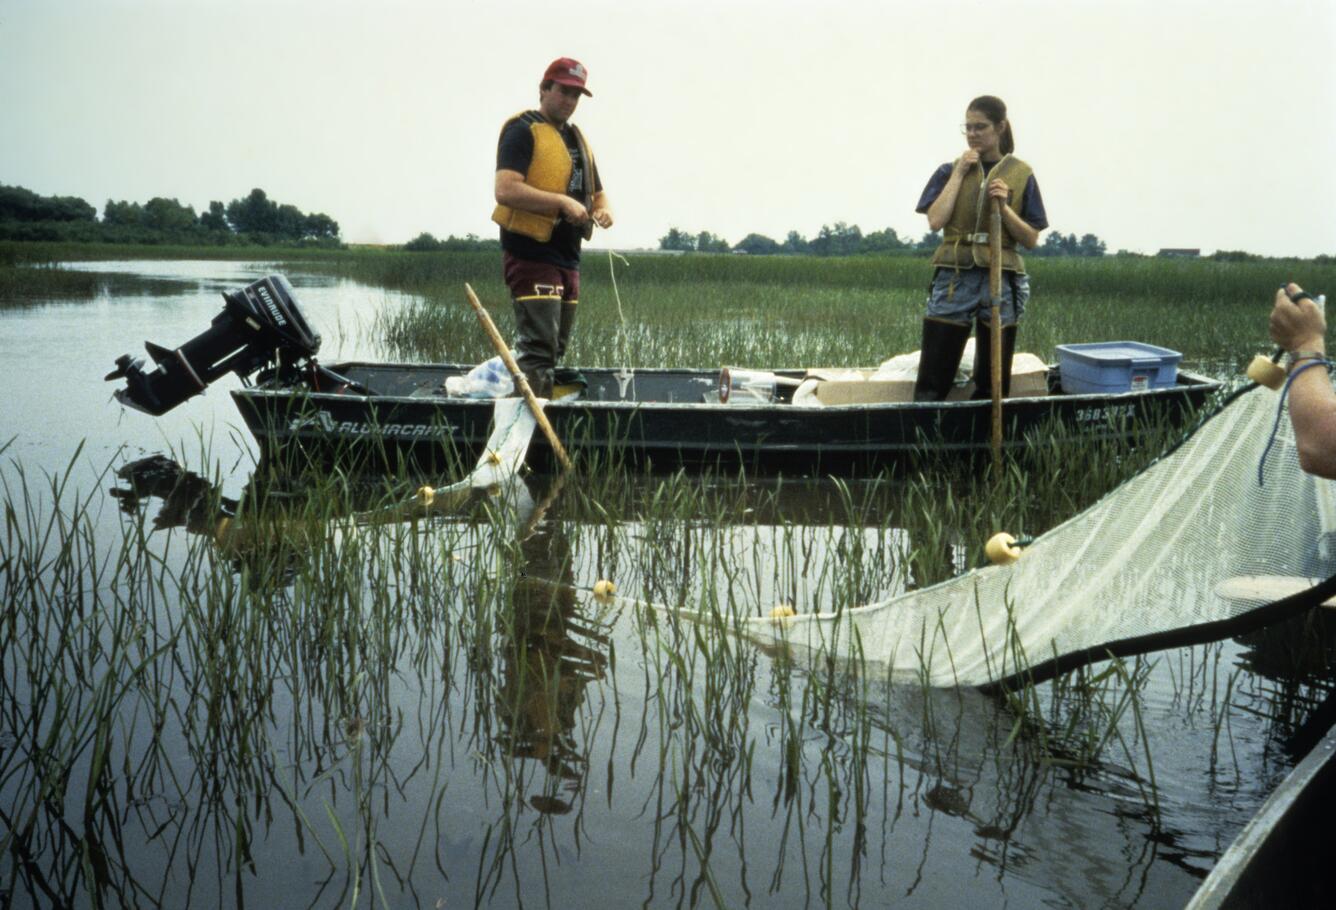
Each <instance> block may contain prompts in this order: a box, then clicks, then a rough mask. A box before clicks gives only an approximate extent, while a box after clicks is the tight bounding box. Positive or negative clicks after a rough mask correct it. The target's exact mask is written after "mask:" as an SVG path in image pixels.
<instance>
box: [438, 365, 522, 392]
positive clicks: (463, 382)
mask: <svg viewBox="0 0 1336 910" xmlns="http://www.w3.org/2000/svg"><path fill="white" fill-rule="evenodd" d="M514 390H515V380H513V379H511V378H510V371H509V370H507V369H506V365H505V364H504V363H503V362H502V361H501V358H500V357H493V358H492V359H491V360H485V361H483V362H482V363H480V364H478V365H477V366H476V367H474V368H473V369H471V370H469V371H468V373H466V374H465V375H463V376H450V377H447V378H446V380H445V391H446V394H447V395H449V396H450V397H452V398H504V397H506V396H507V395H509V394H510V393H511V392H513V391H514Z"/></svg>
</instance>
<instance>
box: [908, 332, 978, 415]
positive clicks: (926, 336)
mask: <svg viewBox="0 0 1336 910" xmlns="http://www.w3.org/2000/svg"><path fill="white" fill-rule="evenodd" d="M969 339H970V327H969V325H968V324H966V325H961V324H960V323H958V322H943V321H942V320H940V319H925V320H923V344H922V345H921V346H920V347H919V368H918V376H917V377H916V378H915V379H914V400H915V401H945V400H946V396H947V393H949V392H950V391H951V386H952V385H954V384H955V380H956V369H957V368H958V367H959V366H960V355H961V354H962V353H964V351H965V342H967V341H969Z"/></svg>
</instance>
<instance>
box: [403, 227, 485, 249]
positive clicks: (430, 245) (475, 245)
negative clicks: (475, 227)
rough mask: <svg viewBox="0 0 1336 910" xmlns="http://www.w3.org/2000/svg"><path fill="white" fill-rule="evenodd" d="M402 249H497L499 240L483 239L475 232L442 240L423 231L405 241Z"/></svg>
mask: <svg viewBox="0 0 1336 910" xmlns="http://www.w3.org/2000/svg"><path fill="white" fill-rule="evenodd" d="M404 249H405V250H407V251H408V252H410V253H442V252H449V253H476V252H481V251H484V250H499V249H501V241H500V240H496V239H491V240H483V239H482V238H481V237H479V236H478V235H477V234H465V235H464V236H463V237H456V236H455V235H453V234H451V235H450V236H449V237H446V238H445V239H444V240H437V239H436V238H435V237H434V236H432V235H431V234H428V233H427V232H426V231H423V232H422V233H421V234H418V235H417V236H416V237H414V238H413V239H412V240H410V241H408V242H407V243H405V244H404Z"/></svg>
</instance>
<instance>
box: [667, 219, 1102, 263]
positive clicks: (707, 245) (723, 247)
mask: <svg viewBox="0 0 1336 910" xmlns="http://www.w3.org/2000/svg"><path fill="white" fill-rule="evenodd" d="M941 242H942V234H941V232H940V231H929V232H927V233H925V234H924V235H923V236H922V237H920V238H919V239H918V240H916V241H915V240H910V239H908V238H902V237H900V235H899V234H897V233H896V230H895V228H889V227H888V228H883V229H882V230H880V231H872V232H871V233H869V234H864V233H863V231H862V229H861V228H859V226H858V225H856V224H846V223H845V222H843V221H837V222H835V223H834V224H823V225H822V226H821V230H820V231H819V232H818V233H817V235H816V236H815V237H813V238H812V239H811V240H808V239H807V238H806V237H804V236H803V235H802V234H800V233H798V232H797V231H789V233H788V235H787V236H786V237H785V238H784V240H783V241H779V240H775V239H774V238H772V237H767V236H765V235H764V234H748V235H747V236H746V237H743V238H742V239H741V240H739V241H738V242H737V243H735V244H731V245H730V244H729V242H728V241H727V240H725V239H724V238H723V237H720V236H718V235H717V234H712V233H711V232H709V231H701V232H700V233H699V234H693V233H691V232H690V231H683V230H680V229H678V228H672V229H670V230H669V231H668V233H667V234H664V235H663V236H662V237H660V238H659V249H661V250H666V251H669V252H681V253H747V254H749V255H752V256H782V255H785V254H789V255H807V256H856V255H859V254H862V253H931V252H932V251H933V250H935V249H937V246H938V244H940V243H941ZM1105 252H1106V245H1105V243H1104V241H1103V240H1100V239H1099V238H1098V237H1096V236H1095V235H1094V234H1086V235H1085V236H1084V237H1082V238H1080V239H1079V240H1078V239H1077V237H1076V235H1075V234H1067V235H1063V234H1060V233H1056V232H1055V233H1052V234H1049V235H1048V236H1047V237H1046V238H1044V242H1043V243H1041V244H1040V245H1039V247H1038V248H1036V249H1034V250H1030V251H1029V252H1028V255H1031V256H1103V255H1104V254H1105Z"/></svg>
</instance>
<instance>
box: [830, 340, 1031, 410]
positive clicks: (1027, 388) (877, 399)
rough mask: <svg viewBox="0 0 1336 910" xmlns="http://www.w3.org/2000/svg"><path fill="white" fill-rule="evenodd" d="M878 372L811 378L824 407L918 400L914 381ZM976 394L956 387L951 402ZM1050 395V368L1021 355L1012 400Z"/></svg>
mask: <svg viewBox="0 0 1336 910" xmlns="http://www.w3.org/2000/svg"><path fill="white" fill-rule="evenodd" d="M875 372H876V371H875V370H870V369H863V370H849V369H839V368H824V369H816V370H808V371H807V378H809V379H816V380H818V382H817V384H816V390H815V395H816V398H817V401H819V402H821V403H822V404H823V405H840V404H886V403H893V402H904V401H913V400H914V381H913V380H912V379H894V380H880V379H872V378H870V377H871V376H872V375H873V374H874V373H875ZM973 394H974V383H973V382H967V383H965V384H964V385H956V386H953V387H952V388H951V391H950V393H949V394H948V395H947V396H946V400H947V401H965V400H967V399H969V398H970V396H972V395H973ZM1047 394H1048V366H1047V365H1045V363H1044V362H1043V361H1042V360H1040V359H1039V358H1038V357H1036V356H1035V355H1034V354H1024V353H1021V354H1017V355H1016V356H1015V357H1014V358H1013V359H1012V362H1011V395H1010V396H1009V397H1011V398H1022V397H1023V398H1034V397H1039V396H1044V395H1047Z"/></svg>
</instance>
